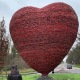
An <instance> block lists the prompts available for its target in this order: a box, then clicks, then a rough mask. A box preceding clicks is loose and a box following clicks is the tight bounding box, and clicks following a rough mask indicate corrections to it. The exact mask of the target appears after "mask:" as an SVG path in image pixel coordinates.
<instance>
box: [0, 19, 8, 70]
mask: <svg viewBox="0 0 80 80" xmlns="http://www.w3.org/2000/svg"><path fill="white" fill-rule="evenodd" d="M8 43H9V41H8V37H7V36H6V29H5V21H4V18H3V20H2V21H1V22H0V70H1V69H2V67H3V66H4V64H5V61H6V57H7V51H8Z"/></svg>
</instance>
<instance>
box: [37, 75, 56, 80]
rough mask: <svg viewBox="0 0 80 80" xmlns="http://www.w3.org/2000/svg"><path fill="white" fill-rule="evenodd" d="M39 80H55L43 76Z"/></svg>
mask: <svg viewBox="0 0 80 80" xmlns="http://www.w3.org/2000/svg"><path fill="white" fill-rule="evenodd" d="M37 80H54V79H53V78H51V77H49V76H41V77H40V78H38V79H37Z"/></svg>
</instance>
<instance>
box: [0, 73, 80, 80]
mask: <svg viewBox="0 0 80 80" xmlns="http://www.w3.org/2000/svg"><path fill="white" fill-rule="evenodd" d="M49 76H51V77H53V78H54V80H80V74H62V73H61V74H60V73H55V74H50V75H49ZM38 77H40V75H39V74H31V75H23V76H22V78H23V80H36V79H37V78H38ZM0 80H7V79H6V78H5V77H3V79H2V78H1V77H0Z"/></svg>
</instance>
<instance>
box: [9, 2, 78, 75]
mask: <svg viewBox="0 0 80 80" xmlns="http://www.w3.org/2000/svg"><path fill="white" fill-rule="evenodd" d="M77 30H78V18H77V15H76V13H75V11H74V10H73V9H72V7H71V6H69V5H67V4H65V3H62V2H58V3H53V4H50V5H48V6H46V7H43V8H35V7H24V8H22V9H20V10H18V11H17V12H16V13H15V14H14V15H13V17H12V19H11V22H10V33H11V36H12V39H13V41H14V44H15V46H16V48H17V50H18V52H19V53H20V55H21V56H22V58H23V59H24V60H25V62H27V63H28V64H29V65H30V66H31V67H32V68H33V69H35V70H36V71H38V72H40V73H42V75H47V74H48V73H49V72H50V71H52V70H53V69H54V68H55V67H56V66H57V65H58V64H59V63H60V62H61V61H62V59H63V58H64V57H65V55H66V54H67V53H68V51H69V50H70V48H71V46H72V44H73V43H74V41H75V39H76V36H77Z"/></svg>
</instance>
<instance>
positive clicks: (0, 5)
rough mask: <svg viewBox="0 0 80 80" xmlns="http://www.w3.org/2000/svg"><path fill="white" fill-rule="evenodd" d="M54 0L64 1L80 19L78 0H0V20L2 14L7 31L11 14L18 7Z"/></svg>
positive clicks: (39, 5)
mask: <svg viewBox="0 0 80 80" xmlns="http://www.w3.org/2000/svg"><path fill="white" fill-rule="evenodd" d="M54 2H65V3H67V4H69V5H71V6H72V7H73V9H74V10H75V11H76V13H77V15H78V18H79V20H80V0H0V21H1V20H2V17H3V16H4V18H5V21H6V26H7V31H8V29H9V23H10V19H11V16H12V15H13V14H14V13H15V12H16V11H17V10H18V9H20V8H22V7H24V6H35V7H39V8H41V7H44V6H46V5H48V4H50V3H54Z"/></svg>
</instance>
